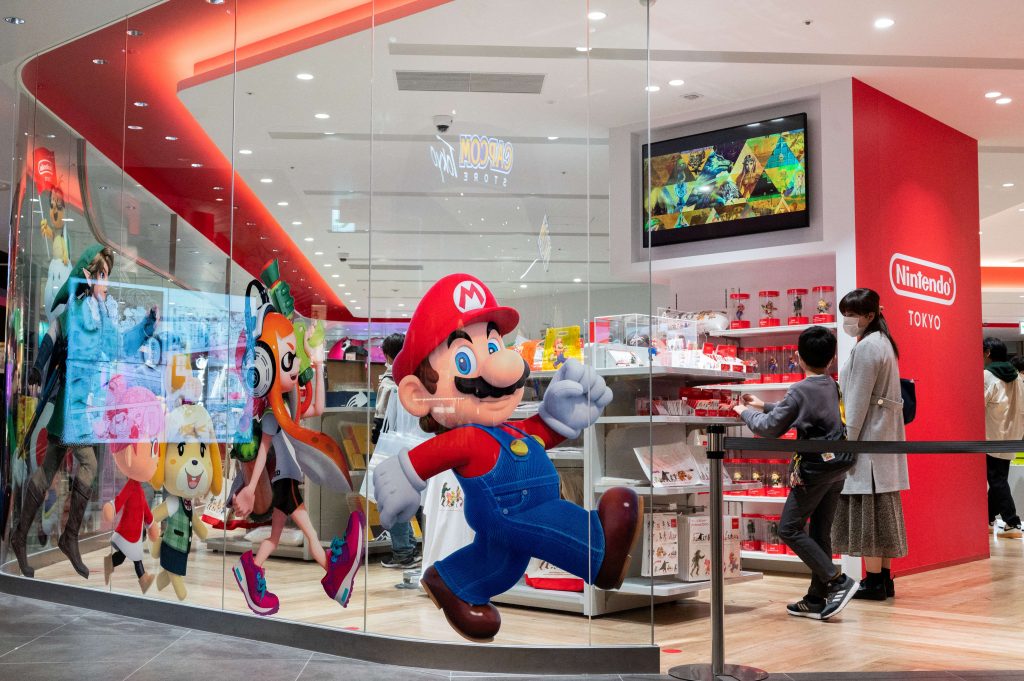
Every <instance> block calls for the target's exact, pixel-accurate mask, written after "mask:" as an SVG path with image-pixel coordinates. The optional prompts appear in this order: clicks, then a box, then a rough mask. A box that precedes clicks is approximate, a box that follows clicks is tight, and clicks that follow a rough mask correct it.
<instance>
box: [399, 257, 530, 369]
mask: <svg viewBox="0 0 1024 681" xmlns="http://www.w3.org/2000/svg"><path fill="white" fill-rule="evenodd" d="M476 322H494V323H495V324H497V325H498V333H500V334H502V335H505V334H506V333H510V332H511V331H513V330H514V329H515V328H516V326H517V325H518V324H519V313H518V312H516V311H515V310H514V309H512V308H511V307H502V306H500V305H498V301H497V300H495V299H494V294H492V293H491V291H490V289H488V288H487V287H486V286H484V284H483V282H481V281H480V280H479V279H477V278H476V277H474V276H470V275H468V274H449V275H448V276H447V277H444V278H443V279H440V280H438V282H437V283H436V284H434V285H433V286H431V287H430V290H429V291H427V293H426V295H424V296H423V300H421V301H420V304H419V305H417V306H416V312H414V313H413V315H412V321H410V322H409V330H408V331H407V332H406V335H405V344H404V345H403V346H402V351H401V352H399V353H398V357H396V358H395V363H394V366H393V367H392V369H391V373H392V376H393V377H394V379H395V383H401V382H402V379H403V378H405V377H406V376H408V375H410V374H412V373H415V371H416V368H417V367H418V366H419V365H420V363H421V362H422V361H423V360H424V359H426V358H427V356H428V355H429V354H430V353H431V352H433V351H434V348H436V347H437V346H438V345H440V344H441V343H442V342H443V341H444V340H445V339H446V338H448V335H449V334H450V333H451V332H452V331H454V330H455V329H458V328H461V327H464V326H469V325H470V324H475V323H476Z"/></svg>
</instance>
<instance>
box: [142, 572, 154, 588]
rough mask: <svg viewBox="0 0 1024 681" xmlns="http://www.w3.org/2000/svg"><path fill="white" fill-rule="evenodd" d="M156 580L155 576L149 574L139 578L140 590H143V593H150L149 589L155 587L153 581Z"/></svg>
mask: <svg viewBox="0 0 1024 681" xmlns="http://www.w3.org/2000/svg"><path fill="white" fill-rule="evenodd" d="M154 579H156V577H154V576H153V575H151V574H149V573H148V572H147V573H146V574H144V575H142V576H141V577H139V588H140V589H142V593H146V592H147V591H149V587H151V586H152V585H153V580H154Z"/></svg>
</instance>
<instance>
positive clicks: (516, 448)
mask: <svg viewBox="0 0 1024 681" xmlns="http://www.w3.org/2000/svg"><path fill="white" fill-rule="evenodd" d="M510 449H511V450H512V453H513V454H515V455H516V456H526V454H527V452H529V451H530V447H529V446H528V445H527V444H526V441H525V440H513V441H512V444H511V445H510Z"/></svg>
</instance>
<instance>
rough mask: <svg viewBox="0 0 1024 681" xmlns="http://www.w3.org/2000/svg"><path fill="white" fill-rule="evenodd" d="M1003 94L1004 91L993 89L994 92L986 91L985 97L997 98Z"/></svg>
mask: <svg viewBox="0 0 1024 681" xmlns="http://www.w3.org/2000/svg"><path fill="white" fill-rule="evenodd" d="M1002 96H1003V93H1002V92H999V91H998V90H993V91H992V92H986V93H985V99H995V98H996V97H1002Z"/></svg>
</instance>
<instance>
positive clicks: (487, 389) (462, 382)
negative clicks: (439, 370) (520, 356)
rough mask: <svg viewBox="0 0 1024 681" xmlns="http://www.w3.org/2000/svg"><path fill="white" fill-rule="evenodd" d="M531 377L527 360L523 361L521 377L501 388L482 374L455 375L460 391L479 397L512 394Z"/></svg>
mask: <svg viewBox="0 0 1024 681" xmlns="http://www.w3.org/2000/svg"><path fill="white" fill-rule="evenodd" d="M529 377H530V367H529V365H527V363H526V362H523V375H522V376H520V377H519V380H518V381H516V382H515V383H513V384H512V385H509V386H505V387H504V388H499V387H497V386H494V385H491V384H490V383H488V382H487V381H485V380H484V379H483V377H482V376H477V377H476V378H461V377H459V376H456V377H455V388H456V389H457V390H458V391H459V392H460V393H465V394H467V395H472V396H474V397H476V398H477V399H481V400H482V399H486V398H488V397H505V396H506V395H511V394H512V393H514V392H515V391H517V390H519V389H520V388H522V387H523V386H524V385H526V379H528V378H529Z"/></svg>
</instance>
